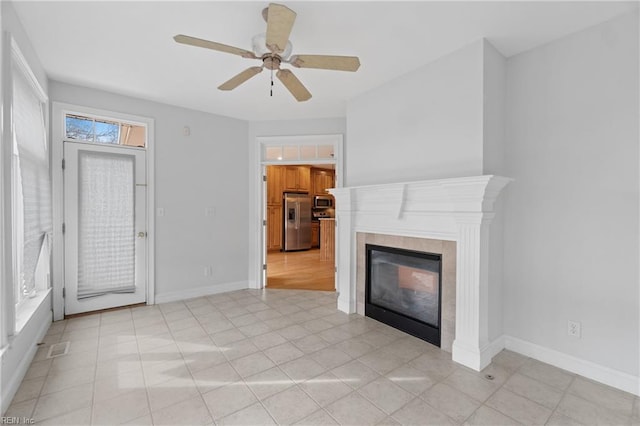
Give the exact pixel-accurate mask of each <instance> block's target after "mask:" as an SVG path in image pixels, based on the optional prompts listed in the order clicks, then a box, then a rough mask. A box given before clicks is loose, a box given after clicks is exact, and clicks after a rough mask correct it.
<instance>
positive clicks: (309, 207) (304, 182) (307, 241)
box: [257, 135, 342, 291]
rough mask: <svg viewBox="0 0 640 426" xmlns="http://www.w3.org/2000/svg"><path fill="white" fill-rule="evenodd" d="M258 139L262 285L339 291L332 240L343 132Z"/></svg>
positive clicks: (339, 178) (340, 173)
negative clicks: (335, 188) (332, 192)
mask: <svg viewBox="0 0 640 426" xmlns="http://www.w3.org/2000/svg"><path fill="white" fill-rule="evenodd" d="M257 140H258V142H259V146H260V150H261V154H260V170H261V171H262V174H261V176H262V179H261V180H262V182H261V183H262V190H261V193H262V197H261V200H262V201H261V206H260V209H261V211H262V225H263V226H262V238H260V243H259V244H260V252H261V253H262V256H261V259H262V262H261V263H260V265H259V266H260V268H261V271H260V274H259V276H260V286H259V287H260V288H264V287H267V288H286V289H305V290H322V291H335V282H336V281H335V274H336V270H335V258H336V252H335V244H334V243H333V241H331V242H329V237H331V240H333V238H334V235H335V220H334V219H335V209H334V208H335V206H334V205H333V197H332V196H331V194H329V192H328V189H330V188H334V187H340V186H342V164H341V161H340V158H341V153H342V135H313V136H285V137H258V138H257ZM294 201H299V202H294ZM323 230H324V234H323ZM323 236H324V238H323Z"/></svg>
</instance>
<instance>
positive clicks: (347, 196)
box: [329, 175, 511, 371]
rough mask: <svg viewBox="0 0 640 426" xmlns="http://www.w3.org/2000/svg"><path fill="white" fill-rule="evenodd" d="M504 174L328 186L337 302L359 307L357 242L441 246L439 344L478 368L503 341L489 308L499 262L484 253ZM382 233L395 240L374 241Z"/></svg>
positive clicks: (490, 245)
mask: <svg viewBox="0 0 640 426" xmlns="http://www.w3.org/2000/svg"><path fill="white" fill-rule="evenodd" d="M510 181H511V179H509V178H505V177H501V176H494V175H484V176H469V177H460V178H449V179H437V180H425V181H415V182H398V183H386V184H376V185H366V186H356V187H348V188H334V189H331V190H329V192H330V193H331V194H332V195H333V196H334V197H335V200H336V204H335V205H336V224H337V230H336V252H337V254H336V268H337V276H336V277H337V279H336V289H337V290H338V292H339V296H338V309H340V310H341V311H343V312H347V313H354V312H357V313H362V314H365V312H364V311H365V302H366V300H365V299H366V297H365V287H366V285H365V274H366V271H365V263H366V262H365V257H366V255H365V250H364V247H363V249H362V250H361V249H360V247H362V246H361V245H360V242H361V241H364V242H365V243H367V244H368V243H372V244H379V245H385V246H389V247H402V248H408V249H414V248H416V247H407V246H408V245H409V246H420V247H418V251H424V252H426V253H441V254H442V274H441V281H442V288H441V295H440V297H441V300H442V303H441V314H440V348H441V349H443V350H445V351H451V353H452V359H453V360H454V361H456V362H459V363H461V364H463V365H465V366H467V367H469V368H472V369H474V370H476V371H480V370H482V369H483V368H484V367H486V366H487V365H488V364H489V363H490V362H491V358H492V357H493V355H494V354H496V353H498V352H499V351H500V349H502V347H503V343H502V341H501V340H500V339H496V336H497V334H496V333H497V332H499V330H497V329H496V328H495V325H496V324H500V321H499V316H500V313H499V312H496V311H495V310H492V309H491V304H492V303H496V300H495V295H496V294H499V291H498V289H499V288H500V286H501V283H500V274H499V268H500V262H499V261H496V260H495V259H499V257H495V258H494V257H493V256H491V253H492V252H494V251H495V252H498V253H499V251H500V250H501V245H500V229H501V226H502V218H501V217H499V216H500V213H499V210H500V208H499V204H498V205H495V206H494V204H495V202H496V199H497V198H498V195H499V194H500V192H501V191H502V189H503V188H504V187H505V186H506V185H507V184H508V183H509V182H510ZM494 207H495V209H494ZM496 217H498V220H496V221H495V223H494V224H493V225H492V222H493V221H494V218H496ZM492 235H493V236H494V237H492ZM387 239H393V240H396V241H397V242H399V243H400V244H396V243H393V244H387V242H386V241H385V242H382V241H380V240H387ZM371 240H374V241H371ZM409 240H410V241H411V242H410V243H409ZM405 241H406V242H408V243H407V244H404V242H405ZM438 245H439V246H440V247H439V248H438V247H435V246H438ZM422 246H428V247H422ZM451 246H453V251H451ZM356 260H357V261H356ZM361 260H362V261H361ZM452 278H453V280H452ZM386 310H388V309H386ZM492 339H493V340H492Z"/></svg>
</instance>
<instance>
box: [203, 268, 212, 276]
mask: <svg viewBox="0 0 640 426" xmlns="http://www.w3.org/2000/svg"><path fill="white" fill-rule="evenodd" d="M211 275H213V266H205V267H204V276H205V277H210V276H211Z"/></svg>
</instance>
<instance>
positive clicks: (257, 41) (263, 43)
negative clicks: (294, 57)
mask: <svg viewBox="0 0 640 426" xmlns="http://www.w3.org/2000/svg"><path fill="white" fill-rule="evenodd" d="M251 46H252V48H253V53H255V55H256V56H257V57H258V58H262V57H263V56H264V55H270V54H271V53H272V52H271V50H269V48H268V47H267V33H260V34H257V35H255V36H253V38H252V39H251ZM292 50H293V45H292V44H291V42H290V41H287V45H286V47H285V48H284V51H283V52H282V53H279V54H278V56H280V57H281V58H282V59H284V60H287V59H289V56H291V51H292Z"/></svg>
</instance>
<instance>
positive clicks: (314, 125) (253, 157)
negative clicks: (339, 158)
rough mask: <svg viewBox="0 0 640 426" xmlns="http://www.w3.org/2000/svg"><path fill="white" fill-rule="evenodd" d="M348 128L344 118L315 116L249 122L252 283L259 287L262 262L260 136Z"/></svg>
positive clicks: (325, 132)
mask: <svg viewBox="0 0 640 426" xmlns="http://www.w3.org/2000/svg"><path fill="white" fill-rule="evenodd" d="M345 132H346V122H345V119H344V118H320V119H313V120H273V121H253V122H251V123H249V137H248V147H249V183H250V184H249V218H250V219H249V265H248V266H249V283H250V284H249V285H250V286H251V287H253V288H257V286H258V283H259V278H260V277H259V276H257V271H258V269H257V267H256V265H261V264H262V261H263V260H262V257H261V253H262V247H263V244H264V243H263V241H262V238H261V235H262V232H261V228H262V208H263V206H264V200H262V194H261V193H260V191H257V190H256V188H258V187H260V173H261V171H260V166H259V161H260V147H259V145H258V143H257V141H256V138H257V137H260V136H298V135H335V134H344V133H345Z"/></svg>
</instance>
